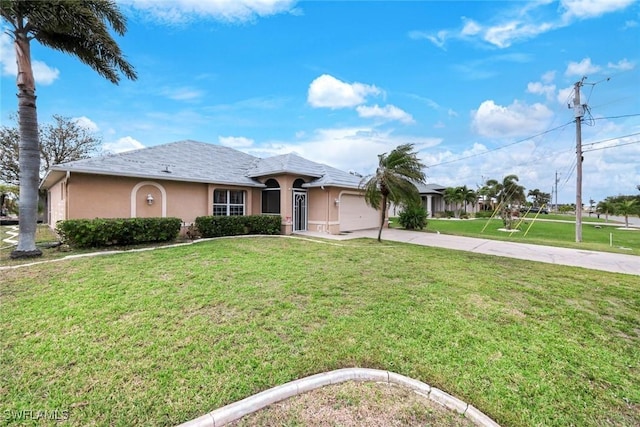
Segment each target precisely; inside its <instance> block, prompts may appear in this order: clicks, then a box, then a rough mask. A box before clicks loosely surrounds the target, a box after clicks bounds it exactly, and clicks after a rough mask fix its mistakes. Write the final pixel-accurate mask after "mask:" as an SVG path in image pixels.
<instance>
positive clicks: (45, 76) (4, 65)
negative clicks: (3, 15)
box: [0, 28, 60, 86]
mask: <svg viewBox="0 0 640 427" xmlns="http://www.w3.org/2000/svg"><path fill="white" fill-rule="evenodd" d="M1 29H2V30H4V28H1ZM31 68H32V69H33V77H34V78H35V79H36V84H40V85H43V86H48V85H50V84H52V83H53V82H54V81H55V80H56V79H57V78H58V77H59V76H60V71H59V70H58V69H57V68H52V67H49V66H48V65H47V64H45V63H44V62H42V61H38V60H36V59H32V61H31ZM0 69H1V70H2V74H3V75H9V76H17V75H18V65H17V64H16V51H15V48H14V46H13V40H11V37H10V36H9V35H8V34H6V33H4V32H3V33H1V34H0Z"/></svg>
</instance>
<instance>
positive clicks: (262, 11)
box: [121, 0, 296, 24]
mask: <svg viewBox="0 0 640 427" xmlns="http://www.w3.org/2000/svg"><path fill="white" fill-rule="evenodd" d="M121 2H122V4H124V5H126V6H127V7H129V8H131V9H133V10H137V11H140V12H143V13H144V17H145V18H147V19H152V20H155V21H159V22H161V23H164V24H184V23H188V22H190V21H192V20H194V19H207V18H208V19H214V20H217V21H222V22H230V23H242V22H247V21H252V20H254V19H256V18H261V17H267V16H271V15H276V14H279V13H286V12H295V8H294V6H295V4H296V1H295V0H172V1H157V0H121Z"/></svg>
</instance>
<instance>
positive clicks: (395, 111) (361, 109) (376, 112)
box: [356, 104, 415, 123]
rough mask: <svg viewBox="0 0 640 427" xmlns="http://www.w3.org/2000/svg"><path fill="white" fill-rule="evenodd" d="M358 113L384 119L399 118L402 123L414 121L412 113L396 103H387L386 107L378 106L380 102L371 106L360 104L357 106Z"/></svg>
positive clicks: (361, 115) (366, 116)
mask: <svg viewBox="0 0 640 427" xmlns="http://www.w3.org/2000/svg"><path fill="white" fill-rule="evenodd" d="M356 111H357V112H358V115H359V116H360V117H363V118H380V119H384V120H397V121H399V122H402V123H414V122H415V120H413V117H412V116H411V114H409V113H407V112H406V111H404V110H401V109H400V108H398V107H396V106H395V105H385V106H384V107H380V106H378V104H376V105H374V106H372V107H369V106H365V105H360V106H358V107H356Z"/></svg>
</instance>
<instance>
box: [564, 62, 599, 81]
mask: <svg viewBox="0 0 640 427" xmlns="http://www.w3.org/2000/svg"><path fill="white" fill-rule="evenodd" d="M601 69H602V68H601V67H600V66H598V65H594V64H592V63H591V58H584V59H583V60H582V61H580V62H573V61H572V62H569V65H568V66H567V70H566V71H565V72H564V74H565V75H566V76H578V77H582V76H588V75H589V74H593V73H597V72H598V71H600V70H601Z"/></svg>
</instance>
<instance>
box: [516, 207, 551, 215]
mask: <svg viewBox="0 0 640 427" xmlns="http://www.w3.org/2000/svg"><path fill="white" fill-rule="evenodd" d="M520 213H524V214H526V213H541V214H545V215H546V214H548V213H549V211H548V210H546V209H544V208H538V207H535V206H534V207H531V208H520Z"/></svg>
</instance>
